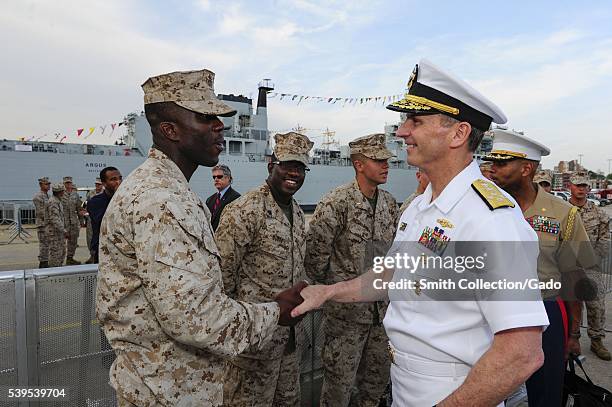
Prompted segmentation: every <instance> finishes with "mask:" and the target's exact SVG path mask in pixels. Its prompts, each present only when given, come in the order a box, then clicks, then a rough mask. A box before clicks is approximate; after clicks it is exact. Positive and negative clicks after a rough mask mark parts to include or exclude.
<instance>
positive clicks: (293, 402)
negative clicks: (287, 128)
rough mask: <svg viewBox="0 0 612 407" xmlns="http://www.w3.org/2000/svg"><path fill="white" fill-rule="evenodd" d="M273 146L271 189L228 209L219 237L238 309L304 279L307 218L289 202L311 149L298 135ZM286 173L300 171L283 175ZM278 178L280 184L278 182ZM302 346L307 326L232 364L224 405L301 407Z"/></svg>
mask: <svg viewBox="0 0 612 407" xmlns="http://www.w3.org/2000/svg"><path fill="white" fill-rule="evenodd" d="M275 141H276V145H275V148H274V156H275V158H276V160H277V161H276V163H271V164H269V171H270V176H269V177H268V179H267V181H266V183H265V184H264V185H262V186H260V187H259V188H257V189H255V190H252V191H249V192H248V193H246V194H245V195H243V196H242V197H240V198H238V199H237V200H235V201H234V202H232V203H231V204H230V205H228V206H227V207H226V208H225V209H224V211H223V213H222V214H221V221H220V223H219V227H218V228H217V231H216V234H215V240H216V242H217V245H218V247H219V253H220V254H221V271H222V273H223V285H224V287H225V291H226V293H227V295H229V296H230V297H232V298H235V299H236V300H240V301H249V302H262V301H270V300H271V299H273V298H274V297H275V296H276V294H278V292H279V291H281V290H283V289H285V288H287V287H290V286H292V285H293V284H295V283H297V282H298V281H301V280H304V279H305V277H306V274H305V273H304V255H305V251H306V227H305V219H304V213H303V212H302V209H301V208H300V206H299V205H298V203H297V202H296V201H295V200H294V199H293V197H292V196H293V194H294V193H295V192H297V190H299V188H300V187H301V185H302V183H303V181H304V178H305V168H306V164H308V152H309V151H310V149H311V148H312V145H313V143H312V142H311V141H310V140H308V138H307V137H306V136H304V135H301V134H298V133H293V132H291V133H287V134H277V135H276V136H275ZM286 165H295V169H292V170H289V171H287V172H285V171H284V170H283V168H282V167H283V166H286ZM279 167H280V168H279ZM300 168H301V170H300ZM292 171H293V175H292ZM281 172H282V176H281V177H276V176H275V175H277V174H281ZM289 177H290V178H292V180H295V185H293V182H292V183H291V185H289V187H290V190H289V191H285V190H283V184H284V183H285V180H286V178H289ZM283 198H284V199H283ZM304 340H305V332H304V330H303V327H302V324H299V325H297V326H296V327H292V328H288V327H277V328H276V330H275V331H274V336H273V337H272V340H271V341H270V342H269V343H268V345H266V346H265V347H264V348H263V349H260V350H259V351H257V352H251V353H244V354H242V355H240V356H238V357H235V358H233V359H231V360H230V361H229V363H228V365H227V370H226V373H225V383H224V387H223V398H224V401H223V402H224V405H226V406H232V407H250V406H275V407H276V406H299V405H300V360H301V356H302V348H303V344H304Z"/></svg>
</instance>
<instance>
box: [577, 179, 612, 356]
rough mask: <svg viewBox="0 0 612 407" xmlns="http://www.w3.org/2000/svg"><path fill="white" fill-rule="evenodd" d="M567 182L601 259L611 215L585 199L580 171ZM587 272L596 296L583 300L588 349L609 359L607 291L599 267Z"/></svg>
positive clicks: (585, 186) (607, 242)
mask: <svg viewBox="0 0 612 407" xmlns="http://www.w3.org/2000/svg"><path fill="white" fill-rule="evenodd" d="M570 182H571V183H572V184H573V185H572V188H571V192H572V196H571V198H570V203H571V204H572V205H574V206H576V207H577V208H578V212H579V213H580V217H581V218H582V222H583V223H584V228H585V229H586V232H587V234H588V236H589V240H590V241H591V244H592V245H593V248H594V250H595V253H596V254H597V256H598V257H599V259H600V260H601V259H605V258H607V256H608V250H609V245H610V218H609V216H608V215H607V214H606V213H605V212H604V211H602V210H601V209H599V208H598V207H597V206H595V204H593V202H591V201H589V200H587V199H586V194H587V193H588V192H589V190H590V188H589V187H588V185H589V179H588V177H587V176H585V175H583V174H576V175H573V176H572V177H571V178H570ZM576 192H578V194H580V193H582V195H581V196H580V197H577V196H576ZM583 202H584V203H583ZM579 203H581V204H582V205H580V204H579ZM588 276H589V278H591V279H592V280H593V281H594V282H595V283H596V284H597V298H596V299H594V300H593V301H585V304H586V309H587V323H588V329H587V334H588V335H589V338H590V339H591V350H592V351H593V352H594V353H595V354H596V355H597V356H598V357H599V358H601V359H603V360H610V359H612V355H611V354H610V351H609V350H608V349H606V347H605V346H604V344H603V342H602V341H603V338H604V337H605V336H606V333H605V330H604V326H605V323H606V301H605V298H606V292H605V289H604V284H603V279H602V275H601V272H600V271H599V270H596V271H592V272H589V273H588ZM575 334H576V335H577V336H579V335H580V331H577V332H575Z"/></svg>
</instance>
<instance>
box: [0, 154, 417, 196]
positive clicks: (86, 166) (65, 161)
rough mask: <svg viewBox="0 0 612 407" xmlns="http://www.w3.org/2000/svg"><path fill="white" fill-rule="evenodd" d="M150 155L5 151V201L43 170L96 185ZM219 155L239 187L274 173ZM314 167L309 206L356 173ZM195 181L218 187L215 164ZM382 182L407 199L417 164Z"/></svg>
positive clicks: (198, 188)
mask: <svg viewBox="0 0 612 407" xmlns="http://www.w3.org/2000/svg"><path fill="white" fill-rule="evenodd" d="M144 160H145V157H142V156H112V155H108V156H107V155H87V154H56V153H44V152H16V151H0V201H13V200H18V201H19V200H31V199H32V196H33V195H34V194H35V193H36V191H37V190H38V183H37V179H38V178H40V177H43V176H46V177H49V179H50V180H51V182H61V180H62V177H64V176H72V178H73V181H74V183H75V185H77V186H78V187H88V186H91V187H93V184H94V180H95V178H96V177H97V176H99V173H100V170H101V169H102V168H104V167H107V166H113V167H117V168H118V169H119V170H120V171H121V173H122V174H123V176H124V177H126V176H127V175H128V174H129V173H130V172H132V171H133V170H134V169H135V168H136V167H138V166H139V165H140V164H141V163H142V162H143V161H144ZM219 161H220V163H223V164H227V165H228V166H229V167H230V168H231V170H232V175H233V178H234V183H233V187H234V188H235V189H236V190H237V191H239V192H241V193H244V192H246V191H248V190H251V189H253V188H255V187H257V186H258V185H261V184H262V183H263V182H264V181H265V179H266V177H267V175H268V170H267V163H265V162H261V161H258V162H253V161H249V160H248V157H245V156H231V155H222V156H221V157H220V160H219ZM309 167H310V169H311V171H310V172H308V174H307V176H306V180H305V182H304V185H303V186H302V188H301V189H300V191H299V192H298V193H297V194H296V195H295V198H296V200H297V201H298V203H299V204H300V205H304V206H314V205H316V204H317V203H318V202H319V200H320V199H321V197H322V196H323V195H324V194H326V193H327V192H328V191H330V190H332V189H333V188H335V187H337V186H339V185H342V184H344V183H347V182H349V181H350V180H352V179H353V178H354V176H355V172H354V170H353V167H350V166H334V165H310V166H309ZM190 185H191V188H192V189H193V190H194V191H195V192H196V193H197V194H198V195H199V196H200V197H201V198H202V199H205V198H206V197H207V196H209V195H211V194H212V193H214V192H216V190H215V189H214V187H213V185H212V178H211V173H210V169H209V168H206V167H200V168H198V170H197V171H196V172H195V173H194V175H193V177H192V179H191V181H190ZM382 187H383V188H384V189H386V190H388V191H389V192H391V193H392V194H393V195H394V196H395V198H396V199H397V200H398V202H401V201H403V200H404V199H406V198H407V197H408V195H410V194H411V193H412V192H413V191H414V190H415V188H416V179H415V176H414V170H411V169H393V168H392V169H390V170H389V181H388V182H387V184H385V185H384V186H382Z"/></svg>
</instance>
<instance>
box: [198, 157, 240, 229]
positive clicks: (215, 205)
mask: <svg viewBox="0 0 612 407" xmlns="http://www.w3.org/2000/svg"><path fill="white" fill-rule="evenodd" d="M212 177H213V182H214V184H215V188H217V191H219V192H217V193H216V194H212V195H211V196H209V197H208V198H207V199H206V206H208V209H209V210H210V214H211V219H210V223H211V224H212V227H213V230H217V226H219V219H220V218H221V212H222V211H223V208H225V206H226V205H228V204H229V203H230V202H232V201H234V200H236V199H238V198H239V197H240V194H239V193H238V192H236V191H235V190H234V189H233V188H232V187H231V183H232V171H230V169H229V167H228V166H227V165H223V164H220V165H216V166H214V167H213V169H212Z"/></svg>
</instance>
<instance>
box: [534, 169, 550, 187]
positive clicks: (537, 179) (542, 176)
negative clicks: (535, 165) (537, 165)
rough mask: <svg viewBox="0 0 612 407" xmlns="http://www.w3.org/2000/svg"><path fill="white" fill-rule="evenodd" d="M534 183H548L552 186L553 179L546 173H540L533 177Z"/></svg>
mask: <svg viewBox="0 0 612 407" xmlns="http://www.w3.org/2000/svg"><path fill="white" fill-rule="evenodd" d="M533 182H535V183H536V184H539V183H540V182H548V183H549V184H551V185H552V177H551V176H550V174H549V173H547V172H546V171H540V172H538V173H537V174H536V175H535V177H533Z"/></svg>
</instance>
